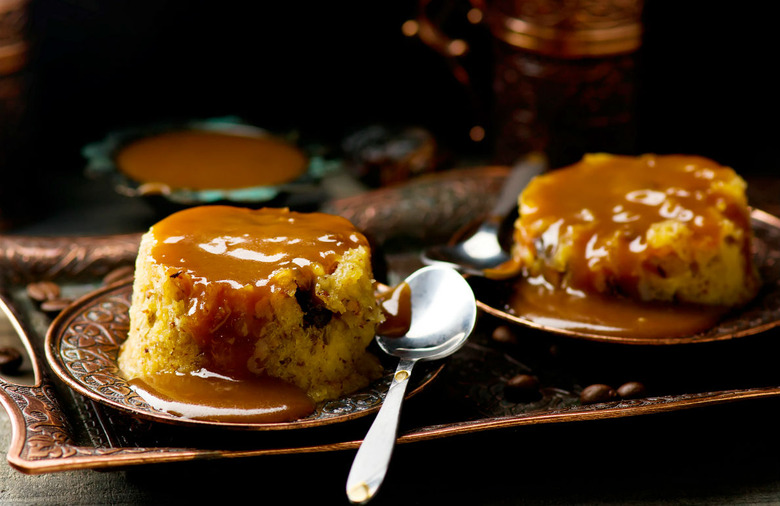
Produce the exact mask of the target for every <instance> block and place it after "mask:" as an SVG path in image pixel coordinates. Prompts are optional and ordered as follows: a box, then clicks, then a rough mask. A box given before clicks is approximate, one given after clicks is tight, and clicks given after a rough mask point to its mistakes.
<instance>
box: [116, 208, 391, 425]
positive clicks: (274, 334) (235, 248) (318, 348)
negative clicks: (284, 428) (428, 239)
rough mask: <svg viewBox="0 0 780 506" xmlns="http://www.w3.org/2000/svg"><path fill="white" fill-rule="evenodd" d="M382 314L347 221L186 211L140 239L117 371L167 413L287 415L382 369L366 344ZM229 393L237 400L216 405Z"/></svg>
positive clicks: (279, 212) (280, 212)
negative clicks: (128, 327) (124, 336)
mask: <svg viewBox="0 0 780 506" xmlns="http://www.w3.org/2000/svg"><path fill="white" fill-rule="evenodd" d="M383 319H384V317H383V313H382V308H381V307H380V303H379V302H378V301H377V299H376V297H375V295H374V280H373V277H372V271H371V263H370V249H369V245H368V242H367V240H366V238H365V237H364V236H363V235H362V234H360V233H359V232H358V231H357V230H356V229H355V228H354V227H353V226H352V224H351V223H350V222H349V221H347V220H346V219H343V218H341V217H338V216H332V215H327V214H323V213H297V212H292V211H289V210H287V209H270V208H267V209H260V210H250V209H245V208H237V207H230V206H203V207H196V208H191V209H187V210H184V211H180V212H178V213H175V214H173V215H171V216H169V217H167V218H165V219H163V220H162V221H160V222H159V223H157V224H155V225H154V226H152V227H151V229H150V230H149V232H147V233H146V234H145V235H144V237H143V239H142V242H141V247H140V250H139V255H138V260H137V263H136V268H135V281H134V285H133V298H132V304H131V308H130V329H129V333H128V339H127V340H126V342H125V343H124V344H123V346H122V349H121V351H120V355H119V367H120V370H121V371H122V373H123V375H124V376H125V377H126V378H128V379H129V380H130V381H131V384H134V385H135V387H136V388H137V391H138V392H139V394H141V395H142V396H145V398H146V397H148V398H150V399H153V400H156V401H155V402H157V405H158V406H160V408H161V409H163V410H166V411H168V410H170V411H171V412H177V413H179V412H185V411H187V412H188V413H190V414H189V415H188V416H190V417H207V418H209V419H215V418H214V417H217V418H219V419H221V420H225V419H230V420H234V419H247V420H248V419H252V420H254V421H283V420H285V419H287V420H293V419H297V418H300V417H301V416H303V415H304V414H305V412H306V411H307V410H308V411H309V412H310V411H311V410H312V409H313V406H314V403H316V402H319V401H322V400H326V399H333V398H337V397H339V396H341V395H344V394H347V393H350V392H353V391H355V390H357V389H359V388H362V387H365V386H366V385H368V383H369V382H370V381H372V380H373V379H376V378H378V377H379V376H380V375H381V373H382V367H381V365H380V364H379V361H378V359H377V358H376V357H375V356H374V355H372V354H371V353H369V352H368V351H366V347H367V346H368V345H369V344H370V342H371V341H372V339H373V337H374V335H375V331H376V328H377V325H379V324H380V323H381V322H382V320H383ZM282 383H284V385H285V386H284V388H283V389H281V387H278V385H280V384H282ZM273 385H277V386H276V387H273ZM269 386H270V387H269ZM177 389H181V390H182V392H185V391H186V392H189V393H186V395H178V396H177V395H175V394H174V393H172V392H174V391H175V390H177ZM220 391H222V392H223V394H218V393H215V392H220ZM263 391H265V392H266V393H265V394H260V393H259V392H263ZM282 391H284V392H286V393H285V394H284V395H281V396H280V395H279V393H280V392H282ZM198 392H200V393H198ZM215 395H216V397H215ZM231 396H232V397H234V398H236V399H239V400H240V399H243V400H241V401H240V402H238V401H237V402H236V403H234V404H235V406H233V408H229V407H226V406H221V407H220V409H216V408H217V407H218V406H216V405H215V404H214V401H215V399H219V398H221V399H222V400H226V399H227V398H229V397H231ZM197 399H201V401H200V402H199V401H197ZM282 399H287V401H289V403H288V404H285V402H286V401H285V402H283V401H282ZM220 402H222V401H220ZM177 403H178V404H177ZM150 404H152V405H155V404H154V403H153V402H150ZM198 405H200V406H201V408H200V409H195V408H193V406H196V407H197V406H198ZM236 406H238V408H236ZM185 407H186V409H185ZM206 408H208V409H206ZM193 409H194V411H193ZM231 409H232V411H231ZM195 412H197V413H200V414H193V413H195ZM264 413H268V414H267V415H265V414H264Z"/></svg>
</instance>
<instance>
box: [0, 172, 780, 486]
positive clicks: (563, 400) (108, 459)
mask: <svg viewBox="0 0 780 506" xmlns="http://www.w3.org/2000/svg"><path fill="white" fill-rule="evenodd" d="M505 174H506V170H505V169H504V168H485V169H473V170H462V171H451V172H448V173H444V174H439V175H434V176H429V177H424V178H421V179H418V180H415V181H414V182H412V183H408V184H406V185H403V186H399V187H394V188H388V189H383V190H378V191H375V192H372V193H370V194H368V195H361V196H358V197H353V198H349V199H341V200H338V201H333V202H330V203H328V204H327V205H326V206H325V208H324V210H325V211H327V212H333V213H336V214H341V215H343V216H345V217H347V218H349V219H351V220H352V221H353V222H354V223H355V224H356V225H357V226H358V227H360V228H361V229H363V230H365V231H366V233H367V234H368V235H369V236H371V237H372V238H373V240H374V241H375V242H376V244H377V245H378V248H379V249H380V250H383V251H384V252H385V255H384V257H385V258H386V259H387V260H388V262H387V267H388V273H389V277H388V278H387V279H388V280H389V281H392V278H393V277H394V276H395V277H402V276H404V275H405V274H406V273H407V272H408V271H410V270H412V269H414V268H415V267H417V265H418V264H417V253H416V251H417V250H419V247H420V246H421V245H422V244H424V243H425V242H426V241H442V240H446V239H447V238H449V236H451V235H452V234H453V233H454V232H455V231H456V230H458V229H460V228H461V227H462V226H464V225H465V224H466V223H467V222H468V221H470V220H471V219H473V217H474V216H477V215H480V214H482V213H484V212H485V211H486V210H487V208H488V207H489V206H490V204H491V202H490V200H491V199H490V198H480V199H475V198H473V196H474V195H486V196H491V195H495V194H496V193H497V192H498V190H499V189H500V186H501V183H502V181H503V178H504V176H505ZM760 218H761V219H762V220H764V222H767V223H770V225H771V226H769V227H768V228H767V230H765V232H766V234H767V237H764V238H763V239H762V240H764V241H765V242H766V243H767V244H768V245H769V246H770V247H769V248H765V250H766V251H765V257H764V258H762V262H763V265H762V269H763V273H764V275H765V281H766V287H765V293H764V294H763V296H762V299H761V301H762V302H761V303H762V304H764V303H766V304H769V305H772V306H773V308H770V309H772V310H774V303H775V300H777V297H776V295H775V294H776V293H778V292H780V284H778V280H780V274H778V273H777V272H776V271H777V270H778V269H780V266H778V264H777V262H776V259H777V256H778V255H780V248H775V246H776V245H777V244H778V243H780V237H777V236H778V235H780V234H779V233H777V231H778V230H780V222H777V220H776V218H774V217H771V216H768V215H764V214H763V213H762V214H761V216H760ZM139 239H140V235H137V234H130V235H121V236H103V237H76V238H63V237H59V238H32V237H13V236H0V276H2V278H0V293H1V294H2V299H0V309H2V310H3V311H4V312H5V313H6V314H7V315H8V316H9V318H10V319H11V321H12V322H13V324H14V326H15V328H16V330H17V332H18V334H19V336H20V339H21V342H22V344H23V345H24V347H25V349H26V350H27V353H28V355H29V359H30V366H29V367H30V369H31V376H32V377H33V380H32V381H31V382H30V383H29V384H16V383H15V382H13V378H11V377H5V378H4V379H2V380H0V401H2V403H3V405H4V406H5V408H6V410H7V411H8V414H9V417H10V420H11V424H12V427H13V436H12V441H11V445H10V448H9V450H8V461H9V462H10V464H11V465H12V466H13V467H15V468H16V469H18V470H20V471H22V472H25V473H31V474H39V473H48V472H55V471H64V470H73V469H86V468H93V469H94V468H114V467H119V466H128V465H135V464H147V463H160V462H170V461H185V460H194V459H217V458H237V457H247V456H260V455H277V454H295V453H310V452H329V451H336V450H351V449H356V448H357V447H358V446H359V444H360V438H361V437H362V436H363V435H364V434H365V431H366V429H367V427H368V424H369V423H370V422H371V420H372V417H370V416H369V417H364V418H359V419H350V420H348V421H345V422H344V423H339V424H333V425H328V426H315V427H311V428H303V429H296V430H286V431H281V432H278V431H277V432H268V431H260V432H247V431H233V430H225V429H223V428H212V427H188V426H177V425H174V424H166V423H158V422H154V421H151V420H148V419H144V418H141V417H135V416H131V415H128V414H127V413H125V412H122V411H120V410H116V409H113V408H112V407H110V406H106V405H103V404H100V403H97V402H94V401H92V400H90V399H88V398H86V397H84V396H82V395H80V394H78V393H77V392H75V391H74V390H72V389H70V388H68V387H67V386H66V385H65V384H63V383H62V382H60V381H59V380H58V379H57V378H56V376H55V375H53V374H52V373H51V367H50V365H49V364H48V363H47V362H46V361H45V358H44V357H45V353H44V349H43V345H44V337H45V335H46V332H47V330H48V328H49V325H50V323H51V315H47V314H45V313H43V312H42V311H41V310H40V309H39V308H38V306H37V305H36V304H34V303H33V302H32V301H31V300H30V299H29V298H28V297H27V296H26V294H25V290H24V287H25V286H26V284H27V283H29V282H31V281H34V280H41V279H51V280H55V281H57V282H58V283H60V284H61V285H62V286H63V287H64V288H65V289H66V290H70V291H71V292H72V293H80V294H85V293H88V292H91V291H92V290H94V289H96V288H98V287H99V286H100V279H101V277H102V276H103V275H104V274H105V273H106V272H108V271H109V270H110V269H112V268H114V267H116V266H119V265H128V264H132V262H133V261H134V258H135V254H136V250H137V247H138V241H139ZM380 272H381V268H380ZM754 310H756V311H758V312H759V313H761V308H754ZM750 314H752V315H754V314H755V311H754V312H753V313H750ZM764 319H765V320H766V321H764V322H763V323H765V325H763V326H762V327H761V328H760V329H759V330H760V332H757V333H743V334H736V333H735V335H734V337H739V336H742V338H740V339H723V340H718V341H716V342H706V343H693V344H685V345H673V346H633V345H632V346H624V345H616V344H614V343H603V342H593V341H588V340H577V339H571V338H569V337H567V336H560V335H554V334H549V333H546V332H544V331H542V330H539V329H532V328H526V327H523V326H516V327H513V330H514V334H515V336H516V337H517V340H516V342H499V341H496V340H494V339H493V338H492V337H491V336H492V331H493V329H494V328H495V326H496V325H498V324H503V322H502V321H501V320H499V319H496V318H494V317H493V316H491V315H489V314H487V313H482V315H481V317H480V320H479V322H478V326H477V329H476V330H475V333H474V334H473V336H472V338H471V339H470V342H469V343H468V344H467V346H466V347H464V348H463V349H462V350H461V351H460V352H458V353H457V354H456V355H454V356H453V357H452V358H451V359H450V360H448V361H447V362H446V364H445V367H444V368H443V370H442V371H441V372H440V373H439V375H438V377H437V378H436V379H435V380H434V381H433V382H432V383H431V384H430V385H429V386H428V387H427V388H426V389H424V390H423V391H421V392H420V393H419V394H418V395H417V396H415V397H413V398H412V399H410V402H409V403H408V404H407V405H406V406H405V408H404V413H403V416H402V422H401V427H400V433H399V443H414V442H419V441H424V440H430V439H436V438H445V437H451V436H456V435H457V436H465V435H467V434H471V433H475V432H479V431H486V430H493V429H502V428H508V427H519V426H523V425H529V424H538V423H562V422H576V421H584V420H598V419H605V418H615V417H624V416H636V415H646V414H651V413H659V412H665V411H673V410H679V409H684V408H692V407H697V406H705V405H712V404H718V403H724V402H731V401H738V400H747V399H755V398H762V397H773V396H778V395H780V370H778V368H777V367H776V364H775V360H774V357H776V356H777V355H778V351H779V350H778V348H780V341H779V340H778V332H777V330H776V329H775V324H774V320H773V317H772V316H769V317H765V318H764ZM518 373H531V374H534V375H536V376H537V377H538V378H539V380H540V383H541V388H540V390H539V392H538V394H539V395H538V396H536V397H533V398H525V399H518V398H516V397H512V396H511V395H508V391H505V389H504V385H505V383H506V381H507V380H508V379H509V378H511V377H512V376H514V375H516V374H518ZM627 381H640V382H642V383H644V384H645V386H646V387H647V393H646V394H645V395H644V396H643V397H641V398H636V399H623V400H615V401H612V402H605V403H599V404H590V405H583V404H582V403H581V402H580V400H579V394H580V392H581V391H582V389H583V388H584V387H585V386H587V385H589V384H592V383H606V384H610V385H614V386H618V385H619V384H622V383H624V382H627Z"/></svg>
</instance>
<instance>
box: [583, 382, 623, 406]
mask: <svg viewBox="0 0 780 506" xmlns="http://www.w3.org/2000/svg"><path fill="white" fill-rule="evenodd" d="M615 398H617V392H616V391H615V389H614V388H612V387H611V386H609V385H604V384H602V383H596V384H594V385H588V386H587V387H585V388H584V389H583V390H582V393H581V394H580V402H581V403H582V404H597V403H599V402H609V401H612V400H615Z"/></svg>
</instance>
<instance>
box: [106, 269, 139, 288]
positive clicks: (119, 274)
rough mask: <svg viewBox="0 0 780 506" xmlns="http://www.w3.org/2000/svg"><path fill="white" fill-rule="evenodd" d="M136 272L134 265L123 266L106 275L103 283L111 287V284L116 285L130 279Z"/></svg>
mask: <svg viewBox="0 0 780 506" xmlns="http://www.w3.org/2000/svg"><path fill="white" fill-rule="evenodd" d="M134 272H135V269H134V267H133V266H132V265H122V266H120V267H117V268H116V269H114V270H112V271H111V272H109V273H108V274H106V275H105V276H104V277H103V283H104V284H106V285H110V284H111V283H115V282H116V281H119V280H122V279H125V278H129V277H130V276H132V275H133V273H134Z"/></svg>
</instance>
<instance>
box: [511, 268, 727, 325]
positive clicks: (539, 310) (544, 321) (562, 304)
mask: <svg viewBox="0 0 780 506" xmlns="http://www.w3.org/2000/svg"><path fill="white" fill-rule="evenodd" d="M507 306H508V308H510V309H511V311H512V312H513V313H514V314H517V315H522V316H523V317H524V318H526V319H528V320H530V321H532V322H534V323H536V324H539V325H543V326H548V327H552V328H556V329H561V330H566V331H571V332H578V333H586V334H596V335H601V336H613V337H628V338H639V339H660V338H670V339H671V338H677V337H686V336H692V335H695V334H697V333H699V332H702V331H705V330H707V329H709V328H711V327H712V326H713V325H715V324H717V323H718V321H719V320H720V319H721V318H722V317H723V315H724V314H726V312H728V308H724V307H722V306H702V305H692V304H669V303H663V302H642V301H637V300H634V299H629V298H626V297H612V296H609V295H604V294H600V293H588V294H585V293H582V292H576V291H573V290H559V289H555V288H553V287H550V286H549V285H547V284H546V283H545V282H544V281H543V280H541V279H539V278H530V279H526V278H522V279H520V280H518V281H517V282H516V283H515V285H514V289H513V291H512V297H511V298H510V300H509V302H508V304H507Z"/></svg>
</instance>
